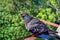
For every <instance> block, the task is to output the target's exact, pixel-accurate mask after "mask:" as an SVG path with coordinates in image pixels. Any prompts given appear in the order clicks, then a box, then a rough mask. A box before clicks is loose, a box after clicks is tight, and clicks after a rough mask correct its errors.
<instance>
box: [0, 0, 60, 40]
mask: <svg viewBox="0 0 60 40" xmlns="http://www.w3.org/2000/svg"><path fill="white" fill-rule="evenodd" d="M58 1H59V0H58ZM58 7H59V3H57V1H56V0H0V40H14V39H16V38H20V37H24V36H28V35H29V34H30V33H29V32H28V31H27V30H26V29H25V25H24V20H23V19H22V18H21V15H20V14H21V13H22V12H27V13H29V14H30V15H32V16H34V17H36V18H40V19H44V20H47V21H50V22H55V21H56V22H60V12H59V9H58ZM48 27H49V28H52V27H51V26H50V25H48ZM52 29H53V30H54V29H55V28H52Z"/></svg>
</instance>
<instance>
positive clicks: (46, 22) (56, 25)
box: [40, 19, 59, 27]
mask: <svg viewBox="0 0 60 40" xmlns="http://www.w3.org/2000/svg"><path fill="white" fill-rule="evenodd" d="M40 21H42V22H43V23H44V24H49V25H52V26H54V27H58V26H59V25H58V24H55V23H52V22H48V21H45V20H42V19H40Z"/></svg>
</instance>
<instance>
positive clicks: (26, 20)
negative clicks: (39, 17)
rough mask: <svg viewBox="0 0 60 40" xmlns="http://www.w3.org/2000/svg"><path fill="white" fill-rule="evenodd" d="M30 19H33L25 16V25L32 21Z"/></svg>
mask: <svg viewBox="0 0 60 40" xmlns="http://www.w3.org/2000/svg"><path fill="white" fill-rule="evenodd" d="M32 18H33V17H31V16H25V17H24V20H25V22H26V23H29V22H30V21H31V20H32Z"/></svg>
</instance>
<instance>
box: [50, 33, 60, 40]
mask: <svg viewBox="0 0 60 40" xmlns="http://www.w3.org/2000/svg"><path fill="white" fill-rule="evenodd" d="M49 35H50V36H54V37H55V39H56V40H60V36H59V35H58V34H57V33H54V34H53V33H52V34H49Z"/></svg>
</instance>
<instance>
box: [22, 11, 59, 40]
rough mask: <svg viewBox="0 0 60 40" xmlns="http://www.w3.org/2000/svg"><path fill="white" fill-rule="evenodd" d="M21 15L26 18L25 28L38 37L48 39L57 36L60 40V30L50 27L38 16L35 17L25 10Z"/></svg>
mask: <svg viewBox="0 0 60 40" xmlns="http://www.w3.org/2000/svg"><path fill="white" fill-rule="evenodd" d="M21 17H22V18H23V19H24V22H25V28H26V29H27V30H28V31H29V32H31V33H32V34H34V35H35V36H36V37H40V38H44V39H46V40H48V39H49V38H52V37H55V39H56V40H60V36H59V35H57V33H58V32H57V31H55V30H51V29H49V28H48V27H47V25H46V24H44V23H43V22H41V21H40V20H39V19H38V18H34V17H33V16H30V15H29V14H28V13H26V12H23V13H22V14H21Z"/></svg>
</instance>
